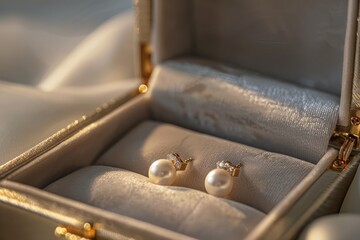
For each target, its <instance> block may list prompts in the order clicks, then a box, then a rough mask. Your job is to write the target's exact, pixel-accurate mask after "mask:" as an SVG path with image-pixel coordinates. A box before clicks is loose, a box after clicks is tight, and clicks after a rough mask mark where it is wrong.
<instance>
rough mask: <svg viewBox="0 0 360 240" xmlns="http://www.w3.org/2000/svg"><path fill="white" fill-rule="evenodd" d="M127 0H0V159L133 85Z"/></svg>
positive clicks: (135, 81) (130, 14)
mask: <svg viewBox="0 0 360 240" xmlns="http://www.w3.org/2000/svg"><path fill="white" fill-rule="evenodd" d="M133 21H134V16H133V11H132V1H131V0H126V1H115V0H106V1H99V0H93V1H75V2H74V1H69V0H66V1H53V0H51V1H40V0H31V1H5V2H1V3H0V39H1V41H0V53H1V54H0V109H1V112H0V164H3V163H5V162H6V161H8V160H10V159H12V158H14V157H16V156H17V155H19V154H21V153H22V152H24V151H26V150H27V149H29V148H30V147H32V146H34V145H35V144H37V143H39V142H40V141H42V140H44V139H45V138H47V137H49V136H50V135H51V134H53V133H55V132H56V131H58V130H60V129H61V128H62V127H64V126H66V125H67V124H69V123H70V122H72V121H74V120H75V119H77V118H79V117H81V116H82V115H83V114H87V113H89V112H92V111H93V110H94V109H95V107H96V106H98V105H99V104H101V103H103V102H105V101H107V100H110V99H111V98H113V97H117V96H121V95H124V94H126V93H127V92H128V91H130V90H133V89H135V88H136V86H137V84H138V82H139V80H138V79H137V74H136V73H137V66H136V57H135V56H136V50H135V34H134V29H133Z"/></svg>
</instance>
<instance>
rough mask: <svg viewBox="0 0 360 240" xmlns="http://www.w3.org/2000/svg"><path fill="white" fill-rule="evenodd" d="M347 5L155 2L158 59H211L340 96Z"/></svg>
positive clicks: (264, 0)
mask: <svg viewBox="0 0 360 240" xmlns="http://www.w3.org/2000/svg"><path fill="white" fill-rule="evenodd" d="M348 3H349V1H348V0H330V1H329V0H320V1H316V2H314V1H306V2H304V1H302V0H296V1H291V2H289V1H287V0H280V1H269V0H255V1H254V0H241V1H234V0H225V1H216V0H210V1H209V0H175V1H166V0H155V1H154V9H155V14H154V28H155V34H154V39H155V47H156V50H155V59H156V61H157V62H162V61H164V60H168V59H173V58H174V57H177V56H181V55H182V56H183V55H191V56H196V57H202V58H207V59H213V60H216V61H218V62H221V63H227V64H233V65H236V66H238V67H241V68H245V69H249V70H252V71H256V72H259V73H263V74H266V75H269V76H272V77H275V78H278V79H282V80H285V81H289V82H293V83H297V84H300V85H303V86H307V87H311V88H315V89H318V90H321V91H325V92H329V93H332V94H335V95H338V96H339V95H340V89H341V80H342V74H343V60H344V57H343V55H344V43H345V31H346V22H347V14H348V12H347V11H348ZM170 19H171V21H170Z"/></svg>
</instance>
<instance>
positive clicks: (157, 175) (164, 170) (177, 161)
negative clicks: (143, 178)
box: [148, 153, 193, 185]
mask: <svg viewBox="0 0 360 240" xmlns="http://www.w3.org/2000/svg"><path fill="white" fill-rule="evenodd" d="M191 161H193V159H192V158H189V159H186V160H182V159H181V157H180V155H179V154H177V153H171V154H168V155H167V159H158V160H156V161H155V162H153V163H152V164H151V166H150V168H149V173H148V175H149V179H150V182H152V183H154V184H158V185H171V184H173V183H174V181H175V178H176V171H184V170H185V169H186V166H187V164H188V163H189V162H191Z"/></svg>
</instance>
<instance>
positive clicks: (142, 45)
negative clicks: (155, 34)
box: [134, 0, 153, 85]
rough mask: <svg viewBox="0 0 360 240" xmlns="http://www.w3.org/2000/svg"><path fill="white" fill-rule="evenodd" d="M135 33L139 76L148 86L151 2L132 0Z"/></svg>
mask: <svg viewBox="0 0 360 240" xmlns="http://www.w3.org/2000/svg"><path fill="white" fill-rule="evenodd" d="M134 6H135V15H136V33H137V38H138V42H139V52H140V74H141V77H142V79H143V83H144V84H146V85H147V84H148V82H149V78H150V75H151V73H152V70H153V64H152V59H151V57H152V56H151V55H152V46H151V31H152V0H134Z"/></svg>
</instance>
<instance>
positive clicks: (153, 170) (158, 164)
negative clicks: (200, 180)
mask: <svg viewBox="0 0 360 240" xmlns="http://www.w3.org/2000/svg"><path fill="white" fill-rule="evenodd" d="M175 178H176V169H175V167H174V164H173V163H172V162H171V161H170V160H168V159H159V160H156V161H155V162H153V163H152V164H151V166H150V168H149V179H150V182H152V183H155V184H159V185H171V184H173V182H174V181H175Z"/></svg>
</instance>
